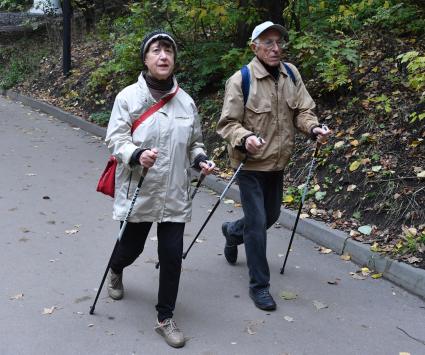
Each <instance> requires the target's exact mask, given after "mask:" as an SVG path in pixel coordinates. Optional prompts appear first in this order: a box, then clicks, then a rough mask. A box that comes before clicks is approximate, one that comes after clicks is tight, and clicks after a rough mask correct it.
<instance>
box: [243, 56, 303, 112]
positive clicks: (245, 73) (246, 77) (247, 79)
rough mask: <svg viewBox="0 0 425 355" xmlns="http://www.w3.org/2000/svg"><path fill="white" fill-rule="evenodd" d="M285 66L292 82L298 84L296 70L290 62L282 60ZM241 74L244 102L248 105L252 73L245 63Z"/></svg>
mask: <svg viewBox="0 0 425 355" xmlns="http://www.w3.org/2000/svg"><path fill="white" fill-rule="evenodd" d="M282 64H283V66H284V67H285V69H286V72H287V73H288V75H289V77H290V78H291V80H292V82H293V83H294V85H295V86H297V79H296V78H295V74H294V71H293V70H292V69H291V67H290V66H289V64H287V63H285V62H282ZM241 74H242V93H243V103H244V106H245V105H246V102H247V101H248V96H249V87H250V86H251V75H250V73H249V68H248V66H247V65H244V66H243V67H242V68H241Z"/></svg>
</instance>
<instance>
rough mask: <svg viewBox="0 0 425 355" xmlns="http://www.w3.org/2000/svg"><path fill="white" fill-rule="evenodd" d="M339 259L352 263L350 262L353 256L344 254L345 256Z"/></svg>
mask: <svg viewBox="0 0 425 355" xmlns="http://www.w3.org/2000/svg"><path fill="white" fill-rule="evenodd" d="M339 258H340V259H341V260H344V261H350V260H351V255H349V254H344V255H341V256H340V257H339Z"/></svg>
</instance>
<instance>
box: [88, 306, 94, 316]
mask: <svg viewBox="0 0 425 355" xmlns="http://www.w3.org/2000/svg"><path fill="white" fill-rule="evenodd" d="M89 313H90V314H93V313H94V307H93V306H91V307H90V312H89Z"/></svg>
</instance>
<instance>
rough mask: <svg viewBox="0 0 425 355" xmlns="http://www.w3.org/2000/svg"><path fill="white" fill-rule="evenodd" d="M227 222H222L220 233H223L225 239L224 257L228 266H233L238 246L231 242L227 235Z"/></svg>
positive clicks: (231, 239) (236, 257)
mask: <svg viewBox="0 0 425 355" xmlns="http://www.w3.org/2000/svg"><path fill="white" fill-rule="evenodd" d="M228 226H229V222H224V223H223V224H222V225H221V231H222V232H223V235H224V237H225V238H226V245H225V246H224V256H225V257H226V260H227V262H228V263H229V264H232V265H234V264H235V263H236V260H237V259H238V245H237V244H236V241H234V240H233V238H231V237H230V236H229V234H228V233H227V227H228Z"/></svg>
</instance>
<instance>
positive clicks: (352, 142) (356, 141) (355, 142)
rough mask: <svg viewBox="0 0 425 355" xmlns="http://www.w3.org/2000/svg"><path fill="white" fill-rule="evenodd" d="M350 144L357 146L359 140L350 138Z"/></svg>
mask: <svg viewBox="0 0 425 355" xmlns="http://www.w3.org/2000/svg"><path fill="white" fill-rule="evenodd" d="M350 144H351V145H352V146H353V147H357V146H358V145H359V141H358V140H357V139H354V140H352V141H351V142H350Z"/></svg>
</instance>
